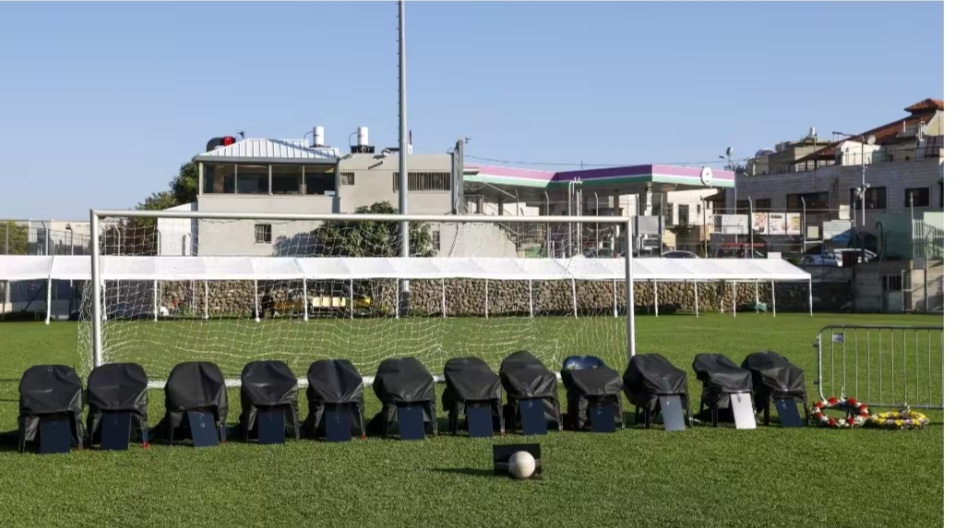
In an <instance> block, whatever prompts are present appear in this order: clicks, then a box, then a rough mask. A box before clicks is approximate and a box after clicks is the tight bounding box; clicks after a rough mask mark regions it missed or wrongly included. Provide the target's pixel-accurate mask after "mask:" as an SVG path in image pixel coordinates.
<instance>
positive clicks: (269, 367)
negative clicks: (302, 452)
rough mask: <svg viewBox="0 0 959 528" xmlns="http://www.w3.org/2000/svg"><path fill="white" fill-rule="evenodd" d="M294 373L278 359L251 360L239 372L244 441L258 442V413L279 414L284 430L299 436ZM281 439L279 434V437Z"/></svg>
mask: <svg viewBox="0 0 959 528" xmlns="http://www.w3.org/2000/svg"><path fill="white" fill-rule="evenodd" d="M298 390H299V387H298V386H297V380H296V376H295V375H294V374H293V371H292V370H290V367H288V366H287V365H286V363H284V362H282V361H276V360H262V361H252V362H250V363H247V364H246V366H245V367H243V372H242V373H240V405H241V406H242V408H241V411H240V434H241V435H242V437H243V440H244V441H249V440H250V439H252V438H256V439H257V440H260V441H262V440H263V439H262V438H260V437H259V433H258V431H259V429H258V428H257V426H258V425H259V424H258V420H259V419H260V416H259V415H260V414H261V413H262V412H269V411H274V410H275V411H278V412H282V413H283V423H284V428H285V429H286V433H287V434H290V433H292V435H293V436H294V437H295V438H296V439H299V438H300V417H299V411H298V409H299V404H298V402H297V392H298ZM281 439H282V437H281Z"/></svg>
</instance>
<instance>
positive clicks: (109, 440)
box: [100, 412, 133, 451]
mask: <svg viewBox="0 0 959 528" xmlns="http://www.w3.org/2000/svg"><path fill="white" fill-rule="evenodd" d="M132 424H133V415H132V414H131V413H129V412H114V413H106V414H104V415H103V418H102V419H101V421H100V449H102V450H104V451H126V450H127V449H128V448H129V447H130V427H131V426H132Z"/></svg>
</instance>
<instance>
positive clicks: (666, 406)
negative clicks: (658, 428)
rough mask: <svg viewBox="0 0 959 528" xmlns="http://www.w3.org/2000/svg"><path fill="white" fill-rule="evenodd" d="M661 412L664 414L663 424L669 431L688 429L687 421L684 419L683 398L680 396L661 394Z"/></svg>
mask: <svg viewBox="0 0 959 528" xmlns="http://www.w3.org/2000/svg"><path fill="white" fill-rule="evenodd" d="M659 412H660V413H661V414H662V415H663V425H664V426H665V427H666V430H667V431H683V430H685V429H686V422H685V421H684V420H683V400H682V399H680V397H679V396H676V395H672V396H660V397H659Z"/></svg>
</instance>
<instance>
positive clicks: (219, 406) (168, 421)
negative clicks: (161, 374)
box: [153, 361, 230, 443]
mask: <svg viewBox="0 0 959 528" xmlns="http://www.w3.org/2000/svg"><path fill="white" fill-rule="evenodd" d="M163 392H164V396H165V401H164V405H165V407H166V414H164V416H163V419H162V420H160V423H159V424H157V426H156V428H154V430H153V436H154V437H155V438H165V439H166V440H167V441H168V442H171V443H172V442H173V441H174V440H178V439H183V438H184V437H185V436H186V435H185V433H186V427H185V426H188V421H187V419H186V418H187V414H186V413H187V412H188V411H200V410H205V411H211V412H213V415H214V420H215V421H216V423H218V424H219V425H220V440H221V441H223V440H225V439H226V419H227V415H228V414H229V411H230V408H229V404H228V401H227V394H226V382H225V381H224V380H223V373H222V372H220V368H219V367H217V366H216V365H215V364H213V363H210V362H207V361H191V362H186V363H180V364H178V365H176V366H175V367H173V370H171V371H170V376H169V377H168V378H167V382H166V386H165V387H164V389H163Z"/></svg>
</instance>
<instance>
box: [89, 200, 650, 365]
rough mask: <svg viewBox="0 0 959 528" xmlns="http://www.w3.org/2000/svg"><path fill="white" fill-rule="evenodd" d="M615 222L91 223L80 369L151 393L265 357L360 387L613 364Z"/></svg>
mask: <svg viewBox="0 0 959 528" xmlns="http://www.w3.org/2000/svg"><path fill="white" fill-rule="evenodd" d="M629 220H630V219H629V218H628V217H608V216H607V217H546V216H526V217H516V216H511V217H502V216H475V215H471V216H456V215H434V216H424V215H408V216H401V215H395V214H316V215H314V214H246V213H244V214H241V213H202V212H190V211H92V212H91V224H92V232H94V233H98V236H97V237H94V239H93V242H92V246H93V248H92V253H93V258H92V280H91V281H90V282H89V283H88V285H87V286H86V287H85V291H84V295H83V302H82V310H81V325H80V337H79V343H80V348H81V357H83V358H84V364H83V367H84V368H85V369H86V370H87V371H89V370H90V369H91V368H93V367H94V366H97V365H100V364H104V363H116V362H135V363H139V364H140V365H142V366H143V367H144V369H146V371H147V373H148V375H149V376H150V378H151V379H152V380H159V379H165V377H166V376H167V374H168V373H169V372H170V369H172V368H173V366H174V365H176V364H177V363H180V362H183V361H211V362H214V363H216V364H217V365H218V366H219V367H220V369H221V370H222V371H223V373H224V375H225V376H227V377H228V378H236V377H238V376H239V374H240V372H241V371H242V369H243V367H244V365H246V364H247V363H248V362H250V361H254V360H258V359H279V360H282V361H285V362H286V363H287V364H288V365H289V366H290V368H291V369H292V370H293V371H294V372H295V373H296V374H297V375H298V376H301V377H302V376H305V374H306V371H307V368H308V367H309V365H310V364H311V363H312V362H313V361H316V360H318V359H327V358H346V359H349V360H351V361H352V362H353V363H354V365H356V367H357V369H359V370H360V372H361V373H362V374H364V375H368V376H372V375H373V374H374V373H375V371H376V368H377V365H378V364H379V363H380V362H381V361H383V360H384V359H387V358H391V357H407V356H412V357H415V358H417V359H419V360H420V361H422V362H423V364H424V365H426V367H427V368H428V369H429V370H430V371H431V372H433V373H434V374H439V373H441V372H442V370H443V366H444V364H445V362H446V361H447V360H449V359H451V358H454V357H464V356H474V357H478V358H481V359H483V360H484V361H486V362H487V363H489V364H490V366H491V367H493V368H494V369H496V368H498V366H499V364H500V362H501V361H502V359H503V358H504V357H506V356H507V355H509V354H510V353H512V352H515V351H517V350H528V351H530V352H532V353H533V354H535V355H536V356H537V357H539V358H540V359H542V360H543V361H544V363H546V364H547V365H548V366H550V367H551V368H553V369H554V370H559V368H560V366H561V363H562V361H563V360H564V359H565V358H566V357H568V356H573V355H595V356H599V357H601V358H603V359H604V360H605V361H606V362H607V363H609V364H610V366H613V367H617V368H618V367H625V364H626V361H627V360H628V358H629V356H631V355H633V354H634V339H633V335H634V318H633V317H626V314H632V313H634V312H633V305H634V297H633V287H632V281H631V280H630V278H631V273H632V271H631V270H632V264H631V259H628V258H624V257H625V255H630V254H632V244H631V239H632V226H631V224H630V221H629ZM404 226H405V231H406V233H407V237H408V240H409V242H408V255H409V256H408V257H403V256H402V255H403V254H404V251H403V247H404V244H403V239H404V236H403V233H404ZM600 250H602V251H600ZM597 255H603V256H604V257H603V258H598V257H597Z"/></svg>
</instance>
